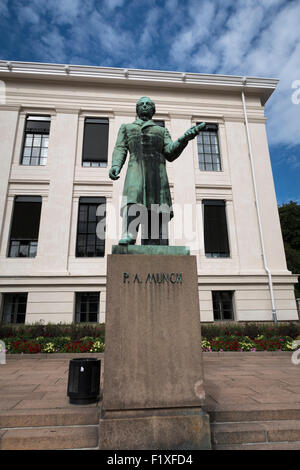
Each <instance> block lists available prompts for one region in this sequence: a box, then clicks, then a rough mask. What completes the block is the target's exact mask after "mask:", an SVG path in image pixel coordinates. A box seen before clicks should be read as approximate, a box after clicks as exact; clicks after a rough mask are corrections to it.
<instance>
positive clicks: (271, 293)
mask: <svg viewBox="0 0 300 470" xmlns="http://www.w3.org/2000/svg"><path fill="white" fill-rule="evenodd" d="M246 81H247V78H246V77H244V78H243V85H244V86H246ZM242 102H243V110H244V119H245V125H246V134H247V141H248V148H249V156H250V163H251V173H252V180H253V187H254V194H255V205H256V212H257V218H258V226H259V235H260V242H261V248H262V257H263V262H264V268H265V270H266V273H267V275H268V281H269V290H270V296H271V304H272V316H273V321H274V323H277V313H276V307H275V300H274V290H273V282H272V274H271V271H270V268H269V267H268V263H267V257H266V251H265V243H264V236H263V230H262V223H261V217H260V208H259V201H258V195H257V186H256V178H255V171H254V163H253V154H252V145H251V138H250V132H249V126H248V118H247V109H246V101H245V94H244V91H243V90H242Z"/></svg>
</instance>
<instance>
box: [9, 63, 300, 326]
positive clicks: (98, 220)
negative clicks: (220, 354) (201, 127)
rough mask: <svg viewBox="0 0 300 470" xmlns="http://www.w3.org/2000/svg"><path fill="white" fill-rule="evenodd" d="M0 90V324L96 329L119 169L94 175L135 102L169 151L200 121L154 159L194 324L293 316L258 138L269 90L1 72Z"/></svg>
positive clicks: (114, 234) (42, 68) (206, 80)
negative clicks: (164, 182) (144, 102)
mask: <svg viewBox="0 0 300 470" xmlns="http://www.w3.org/2000/svg"><path fill="white" fill-rule="evenodd" d="M0 80H1V92H2V93H1V95H0V136H1V138H0V147H1V158H0V293H1V321H2V322H8V323H9V322H13V323H22V322H26V323H35V322H40V321H42V322H45V323H48V322H51V323H59V322H60V323H69V322H73V321H76V322H77V321H78V322H86V321H88V322H104V321H105V304H106V256H107V254H109V253H111V248H112V245H113V244H117V243H118V240H119V238H120V234H121V217H120V213H119V208H120V201H121V194H122V189H123V184H124V177H125V173H126V164H125V167H124V168H123V170H122V173H121V178H120V179H119V180H118V181H117V182H113V181H111V180H110V179H109V177H108V171H109V168H110V165H111V159H112V152H113V148H114V144H115V141H116V137H117V133H118V130H119V128H120V126H121V124H123V123H129V122H132V121H134V120H135V117H136V113H135V105H136V101H137V100H138V99H139V98H140V97H141V96H150V97H151V98H152V99H153V101H154V102H155V104H156V115H155V116H154V120H157V124H159V125H163V126H166V127H167V128H168V130H169V131H170V134H171V137H172V139H173V140H175V139H177V138H178V137H179V136H180V135H182V134H183V133H184V131H185V130H187V129H188V128H189V127H190V126H191V125H194V124H196V123H198V122H201V121H205V122H207V123H208V124H209V126H208V128H207V129H206V131H205V132H204V131H203V132H201V133H200V135H199V136H198V137H197V138H196V139H194V140H193V141H191V142H190V143H189V144H188V146H187V147H186V149H185V150H184V152H183V153H182V155H181V156H180V157H179V158H178V159H177V160H175V161H174V162H172V163H169V162H167V173H168V177H169V183H170V188H171V196H172V202H173V207H174V213H175V215H174V219H172V221H171V223H170V244H171V245H184V246H189V247H190V249H191V254H193V255H195V256H196V257H197V265H198V281H199V299H200V312H201V321H205V322H212V321H217V320H230V319H234V320H237V321H271V320H273V319H274V318H277V319H278V320H279V321H280V320H297V319H298V315H297V308H296V302H295V297H294V289H293V284H294V283H295V282H297V278H296V276H293V275H291V273H290V272H289V271H288V270H287V266H286V260H285V254H284V247H283V241H282V236H281V229H280V223H279V216H278V210H277V203H276V196H275V191H274V183H273V177H272V169H271V164H270V157H269V151H268V142H267V136H266V129H265V120H266V119H265V117H264V105H265V103H266V101H267V100H268V98H269V97H270V95H271V94H272V92H273V91H274V89H275V87H276V84H277V81H276V80H274V79H265V78H264V79H262V78H244V77H233V76H222V75H204V74H189V73H186V74H182V73H180V72H162V71H147V70H134V69H129V70H127V69H113V68H104V67H86V66H72V65H71V66H64V65H57V64H41V63H23V62H6V61H0ZM99 224H100V225H101V224H102V226H103V224H105V226H106V232H105V237H104V239H103V237H102V239H101V237H100V238H99V237H98V236H97V233H96V231H97V227H99Z"/></svg>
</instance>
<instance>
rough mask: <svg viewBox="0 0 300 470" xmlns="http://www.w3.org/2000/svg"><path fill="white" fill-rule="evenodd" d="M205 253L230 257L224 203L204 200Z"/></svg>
mask: <svg viewBox="0 0 300 470" xmlns="http://www.w3.org/2000/svg"><path fill="white" fill-rule="evenodd" d="M203 207H204V245H205V253H206V254H208V253H210V254H211V253H215V254H220V255H226V256H229V243H228V233H227V222H226V212H225V203H224V201H212V200H210V201H209V200H204V201H203Z"/></svg>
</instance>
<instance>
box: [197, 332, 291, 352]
mask: <svg viewBox="0 0 300 470" xmlns="http://www.w3.org/2000/svg"><path fill="white" fill-rule="evenodd" d="M299 339H300V338H299ZM296 348H297V346H296V345H295V343H294V340H293V338H291V337H290V336H284V337H281V336H280V337H279V336H273V337H265V336H263V335H259V336H257V337H256V338H253V339H251V338H249V336H234V335H231V336H223V337H216V338H213V339H210V340H208V339H206V338H203V339H202V351H205V352H214V351H220V352H222V351H249V352H250V351H251V352H255V351H293V350H295V349H296Z"/></svg>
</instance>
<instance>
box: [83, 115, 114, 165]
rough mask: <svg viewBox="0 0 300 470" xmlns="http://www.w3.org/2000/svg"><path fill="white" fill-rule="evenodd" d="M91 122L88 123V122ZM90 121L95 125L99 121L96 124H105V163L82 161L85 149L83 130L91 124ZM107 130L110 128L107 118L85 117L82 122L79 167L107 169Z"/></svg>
mask: <svg viewBox="0 0 300 470" xmlns="http://www.w3.org/2000/svg"><path fill="white" fill-rule="evenodd" d="M89 120H90V121H91V122H88V121H89ZM92 121H94V122H95V124H97V122H96V121H99V122H98V124H107V149H106V161H105V162H101V161H100V160H99V161H93V160H84V147H85V135H86V134H85V132H86V131H85V130H86V124H91V123H92ZM109 128H110V119H109V118H108V117H102V116H98V117H97V116H85V117H84V120H83V134H82V149H81V166H82V167H83V168H107V166H108V146H109Z"/></svg>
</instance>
